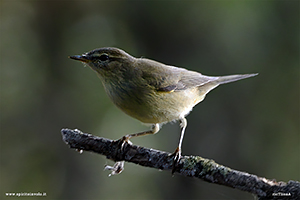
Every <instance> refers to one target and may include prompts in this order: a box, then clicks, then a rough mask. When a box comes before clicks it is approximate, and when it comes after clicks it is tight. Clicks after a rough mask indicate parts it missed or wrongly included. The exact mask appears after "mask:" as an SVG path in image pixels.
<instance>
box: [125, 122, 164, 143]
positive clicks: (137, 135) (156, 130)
mask: <svg viewBox="0 0 300 200" xmlns="http://www.w3.org/2000/svg"><path fill="white" fill-rule="evenodd" d="M159 129H160V126H159V124H153V125H152V127H151V129H150V130H148V131H143V132H139V133H133V134H128V135H125V136H123V137H122V138H121V139H120V140H121V141H122V147H123V145H124V143H125V142H129V143H130V141H129V139H131V138H133V137H139V136H143V135H149V134H155V133H157V132H158V131H159Z"/></svg>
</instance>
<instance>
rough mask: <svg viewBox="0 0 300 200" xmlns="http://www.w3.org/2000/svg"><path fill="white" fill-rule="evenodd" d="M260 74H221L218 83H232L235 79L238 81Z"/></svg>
mask: <svg viewBox="0 0 300 200" xmlns="http://www.w3.org/2000/svg"><path fill="white" fill-rule="evenodd" d="M256 75H258V73H256V74H237V75H229V76H220V77H219V78H218V79H217V80H216V83H217V84H224V83H230V82H234V81H238V80H241V79H244V78H250V77H252V76H256Z"/></svg>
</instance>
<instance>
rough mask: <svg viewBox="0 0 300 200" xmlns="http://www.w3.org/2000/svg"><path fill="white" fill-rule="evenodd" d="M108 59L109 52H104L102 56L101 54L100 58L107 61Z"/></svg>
mask: <svg viewBox="0 0 300 200" xmlns="http://www.w3.org/2000/svg"><path fill="white" fill-rule="evenodd" d="M108 59H109V57H108V55H107V54H102V55H101V56H99V60H101V61H106V60H108Z"/></svg>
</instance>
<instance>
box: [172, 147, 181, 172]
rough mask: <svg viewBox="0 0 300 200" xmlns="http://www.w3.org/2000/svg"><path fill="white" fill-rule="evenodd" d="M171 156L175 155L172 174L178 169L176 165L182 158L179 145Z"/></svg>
mask: <svg viewBox="0 0 300 200" xmlns="http://www.w3.org/2000/svg"><path fill="white" fill-rule="evenodd" d="M171 156H172V157H173V156H174V160H173V165H172V174H174V172H175V171H176V167H177V165H178V163H179V161H180V158H181V150H180V149H179V148H178V147H177V148H176V150H175V151H174V153H172V154H171Z"/></svg>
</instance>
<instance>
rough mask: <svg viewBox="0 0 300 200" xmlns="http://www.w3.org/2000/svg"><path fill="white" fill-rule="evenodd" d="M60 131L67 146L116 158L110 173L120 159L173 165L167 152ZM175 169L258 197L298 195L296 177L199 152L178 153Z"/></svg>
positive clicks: (165, 166)
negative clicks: (279, 178)
mask: <svg viewBox="0 0 300 200" xmlns="http://www.w3.org/2000/svg"><path fill="white" fill-rule="evenodd" d="M61 133H62V136H63V140H64V142H65V143H67V144H68V145H69V146H70V148H75V149H77V150H78V151H82V150H84V151H91V152H94V153H98V154H102V155H105V156H106V158H108V159H111V160H113V161H116V164H115V166H113V167H110V166H107V167H106V169H109V170H112V171H113V172H112V174H117V173H120V172H121V171H122V170H123V163H124V161H127V162H133V163H136V164H138V165H142V166H145V167H152V168H156V169H160V170H171V169H172V167H173V159H174V157H173V155H171V154H170V153H167V152H163V151H158V150H154V149H148V148H145V147H140V146H136V145H132V144H129V143H125V144H123V145H122V144H121V143H120V140H118V141H113V140H110V139H105V138H101V137H96V136H93V135H91V134H86V133H82V132H81V131H79V130H77V129H75V130H71V129H62V130H61ZM175 173H177V174H180V175H184V176H187V177H195V178H200V179H202V180H204V181H207V182H211V183H216V184H220V185H224V186H228V187H232V188H237V189H239V190H243V191H247V192H250V193H252V194H254V195H256V196H257V197H258V199H300V183H299V182H298V181H292V180H291V181H289V182H288V183H285V182H276V181H275V180H268V179H266V178H262V177H258V176H256V175H252V174H248V173H245V172H240V171H237V170H233V169H230V168H228V167H225V166H223V165H219V164H217V163H216V162H214V161H213V160H210V159H205V158H202V157H199V156H182V157H181V158H180V161H179V163H178V164H177V166H176V169H175Z"/></svg>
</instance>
